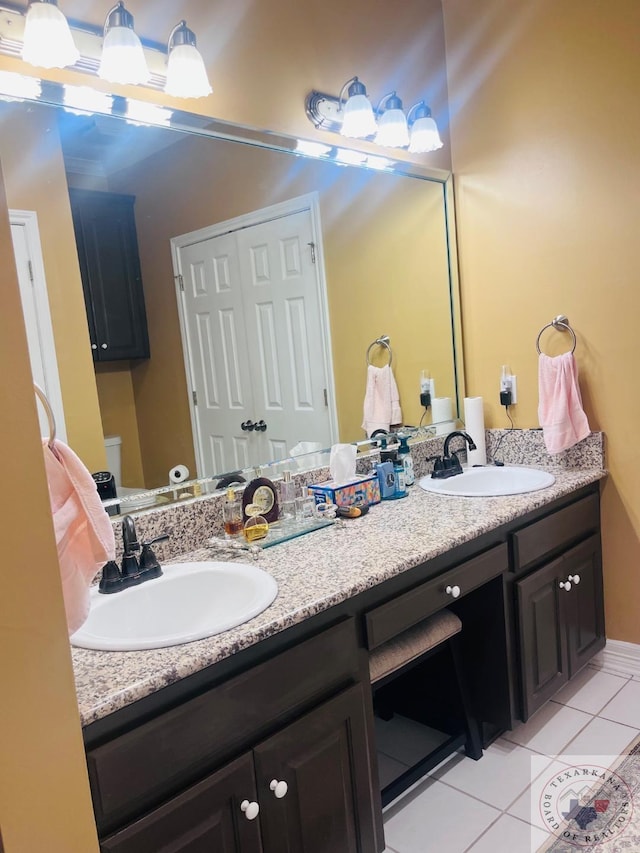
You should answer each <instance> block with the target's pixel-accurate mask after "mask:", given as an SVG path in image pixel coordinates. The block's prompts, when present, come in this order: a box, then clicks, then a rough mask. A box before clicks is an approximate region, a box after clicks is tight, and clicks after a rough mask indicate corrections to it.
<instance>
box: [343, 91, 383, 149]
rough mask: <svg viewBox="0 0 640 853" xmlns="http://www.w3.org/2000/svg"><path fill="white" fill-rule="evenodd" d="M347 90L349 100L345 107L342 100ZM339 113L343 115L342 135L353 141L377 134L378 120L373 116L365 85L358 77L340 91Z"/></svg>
mask: <svg viewBox="0 0 640 853" xmlns="http://www.w3.org/2000/svg"><path fill="white" fill-rule="evenodd" d="M345 90H347V94H348V96H349V97H348V98H347V102H346V103H345V105H344V106H342V99H343V97H344V93H345ZM338 101H339V111H340V112H341V113H342V127H341V130H340V133H341V134H342V135H343V136H347V137H349V138H351V139H364V138H365V137H367V136H371V135H372V134H374V133H375V132H376V119H375V116H374V114H373V107H372V106H371V101H370V100H369V98H368V97H367V90H366V88H365V85H364V83H362V82H360V80H358V78H357V77H352V78H351V79H350V80H347V82H346V83H345V84H344V86H343V87H342V89H341V90H340V96H339V98H338Z"/></svg>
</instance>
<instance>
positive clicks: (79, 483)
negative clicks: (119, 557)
mask: <svg viewBox="0 0 640 853" xmlns="http://www.w3.org/2000/svg"><path fill="white" fill-rule="evenodd" d="M43 452H44V462H45V468H46V472H47V481H48V484H49V499H50V502H51V514H52V515H53V526H54V529H55V534H56V545H57V546H58V562H59V563H60V577H61V578H62V594H63V596H64V607H65V611H66V614H67V627H68V629H69V636H71V634H73V633H74V632H75V631H77V630H78V628H79V627H80V626H81V625H82V624H83V622H84V621H85V620H86V618H87V616H88V615H89V587H90V585H91V581H92V580H93V579H94V577H95V576H96V574H97V573H98V572H99V570H100V569H101V568H102V566H104V564H105V563H106V562H108V561H109V560H113V559H114V557H115V539H114V536H113V528H112V527H111V521H110V519H109V516H108V515H107V513H106V512H105V510H104V507H103V506H102V501H101V500H100V496H99V495H98V492H97V489H96V484H95V481H94V479H93V477H92V476H91V474H90V473H89V471H87V469H86V468H85V466H84V465H83V463H82V462H81V461H80V459H79V458H78V457H77V456H76V454H75V453H74V452H73V450H71V448H70V447H67V445H66V444H64V443H63V442H61V441H56V443H55V445H54V450H51V449H50V448H49V445H48V444H47V441H46V440H45V441H44V442H43Z"/></svg>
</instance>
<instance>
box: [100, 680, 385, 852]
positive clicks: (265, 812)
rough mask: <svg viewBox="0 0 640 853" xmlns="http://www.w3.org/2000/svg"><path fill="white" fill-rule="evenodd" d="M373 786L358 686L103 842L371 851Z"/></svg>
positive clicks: (117, 848)
mask: <svg viewBox="0 0 640 853" xmlns="http://www.w3.org/2000/svg"><path fill="white" fill-rule="evenodd" d="M256 779H257V786H256ZM370 789H371V784H370V770H369V760H368V747H367V735H366V720H365V714H364V702H363V694H362V687H361V686H360V685H355V686H353V687H351V688H349V689H348V690H345V691H344V692H343V693H340V694H339V695H338V696H336V697H334V698H333V699H330V700H329V701H328V702H325V703H324V704H322V705H320V706H319V707H318V708H316V709H314V710H313V711H311V712H310V713H308V714H306V715H305V716H303V717H301V718H300V719H299V720H296V722H294V723H291V724H290V725H288V726H286V727H285V728H284V729H283V730H282V731H280V732H278V733H277V734H275V735H273V736H272V737H270V738H268V739H267V740H266V741H264V742H263V743H261V744H259V745H257V746H256V747H255V749H254V750H253V751H252V752H249V753H246V754H245V755H243V756H242V757H241V758H239V759H237V760H236V761H234V762H232V763H231V764H229V765H227V766H225V767H223V768H222V769H221V770H218V771H217V772H215V773H212V774H211V775H209V776H207V777H206V778H205V779H204V780H203V781H202V782H199V783H198V784H196V785H194V786H192V787H191V788H189V789H188V790H187V791H185V792H184V793H182V794H180V795H178V796H177V797H174V798H173V799H171V800H169V802H167V803H165V804H163V805H162V806H160V807H159V808H157V809H155V810H154V811H152V812H151V813H150V814H148V815H146V816H145V817H143V818H142V819H140V820H137V821H135V822H134V823H133V824H130V825H129V826H127V827H126V828H125V829H122V830H120V831H119V832H116V833H114V834H113V835H111V836H109V837H108V838H106V839H104V840H103V841H102V842H101V845H100V849H101V851H102V853H158V851H159V850H165V849H170V850H171V851H172V853H212V851H215V853H369V851H373V850H374V849H375V847H374V844H375V841H374V831H373V807H372V798H371V790H370Z"/></svg>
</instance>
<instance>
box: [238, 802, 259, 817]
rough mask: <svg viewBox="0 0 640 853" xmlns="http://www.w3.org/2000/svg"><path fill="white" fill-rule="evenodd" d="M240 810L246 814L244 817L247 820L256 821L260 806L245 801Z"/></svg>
mask: <svg viewBox="0 0 640 853" xmlns="http://www.w3.org/2000/svg"><path fill="white" fill-rule="evenodd" d="M240 808H241V809H242V811H243V812H244V816H245V817H246V819H247V820H255V818H257V817H258V813H259V811H260V806H259V805H258V804H257V803H250V802H249V800H243V801H242V802H241V803H240Z"/></svg>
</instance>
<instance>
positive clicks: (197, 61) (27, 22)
mask: <svg viewBox="0 0 640 853" xmlns="http://www.w3.org/2000/svg"><path fill="white" fill-rule="evenodd" d="M0 10H1V11H2V14H1V15H0V54H5V55H7V56H20V57H21V58H22V59H23V60H24V61H25V62H28V63H29V64H30V65H34V66H36V67H39V68H66V67H69V66H73V68H74V70H75V71H80V72H86V73H89V74H97V75H98V76H99V77H101V78H102V79H103V80H107V81H108V82H111V83H118V84H122V85H143V86H147V87H149V88H152V89H164V91H165V92H166V93H167V94H168V95H171V96H172V97H176V98H202V97H206V96H207V95H209V94H211V86H210V84H209V80H208V78H207V72H206V68H205V64H204V61H203V59H202V56H201V55H200V52H199V51H198V49H197V47H196V36H195V33H194V32H193V30H190V29H189V28H188V27H187V25H186V22H185V21H184V20H182V21H180V22H179V23H178V24H176V26H175V27H174V28H173V29H172V30H171V33H170V35H169V38H168V44H167V47H166V48H165V46H164V45H162V44H156V43H154V42H149V41H148V40H145V42H144V44H143V43H142V41H141V40H140V38H139V36H138V35H137V34H136V33H135V31H134V29H133V16H132V15H131V14H130V13H129V12H128V11H127V9H126V8H125V7H124V4H123V2H122V0H120V2H118V3H117V4H116V5H115V6H113V7H112V8H111V9H110V10H109V12H108V13H107V16H106V19H105V23H104V27H103V28H102V30H101V31H100V32H98V30H97V29H96V27H94V26H92V25H90V24H84V23H79V22H74V23H73V26H69V24H68V22H67V20H66V18H65V17H64V15H63V14H62V12H61V11H60V10H59V9H58V7H57V0H33V2H31V3H30V4H29V6H28V9H27V11H26V13H22V12H20V11H18V10H17V9H16V8H15V7H6V6H2V5H1V4H0Z"/></svg>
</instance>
